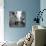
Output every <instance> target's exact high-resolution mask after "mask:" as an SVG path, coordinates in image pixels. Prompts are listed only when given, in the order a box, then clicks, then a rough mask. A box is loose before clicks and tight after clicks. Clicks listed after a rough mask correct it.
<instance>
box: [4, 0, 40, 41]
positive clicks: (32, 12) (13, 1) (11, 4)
mask: <svg viewBox="0 0 46 46" xmlns="http://www.w3.org/2000/svg"><path fill="white" fill-rule="evenodd" d="M16 10H24V11H25V12H26V26H25V27H22V28H20V27H19V28H17V27H15V28H10V27H9V11H16ZM39 10H40V0H4V38H5V40H7V41H18V40H19V39H20V38H22V37H24V36H25V35H26V34H27V33H28V32H29V31H31V30H32V29H31V28H32V24H34V23H33V19H34V17H36V16H37V15H36V12H38V11H39Z"/></svg>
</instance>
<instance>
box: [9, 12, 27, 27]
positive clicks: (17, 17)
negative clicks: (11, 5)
mask: <svg viewBox="0 0 46 46" xmlns="http://www.w3.org/2000/svg"><path fill="white" fill-rule="evenodd" d="M25 23H26V16H25V12H24V11H15V12H13V11H10V12H9V26H10V27H24V26H25Z"/></svg>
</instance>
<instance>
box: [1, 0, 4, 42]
mask: <svg viewBox="0 0 46 46" xmlns="http://www.w3.org/2000/svg"><path fill="white" fill-rule="evenodd" d="M3 6H4V3H3V0H0V42H3V41H4V8H3Z"/></svg>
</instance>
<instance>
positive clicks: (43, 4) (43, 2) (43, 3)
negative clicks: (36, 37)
mask: <svg viewBox="0 0 46 46" xmlns="http://www.w3.org/2000/svg"><path fill="white" fill-rule="evenodd" d="M43 9H46V0H40V10H43ZM42 17H43V19H44V21H43V22H42V21H40V25H42V26H45V27H46V11H45V12H44V13H43V15H42ZM45 41H46V40H45ZM45 43H46V42H45Z"/></svg>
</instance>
